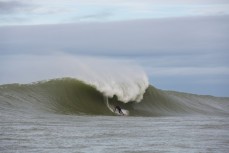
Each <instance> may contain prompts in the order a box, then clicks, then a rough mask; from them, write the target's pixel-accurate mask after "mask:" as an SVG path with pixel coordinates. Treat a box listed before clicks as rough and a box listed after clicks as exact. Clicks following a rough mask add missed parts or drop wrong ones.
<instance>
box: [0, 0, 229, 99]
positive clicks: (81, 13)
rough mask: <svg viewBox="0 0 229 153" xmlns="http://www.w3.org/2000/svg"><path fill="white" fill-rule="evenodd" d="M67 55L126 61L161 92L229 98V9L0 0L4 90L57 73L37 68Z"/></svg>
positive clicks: (123, 0)
mask: <svg viewBox="0 0 229 153" xmlns="http://www.w3.org/2000/svg"><path fill="white" fill-rule="evenodd" d="M62 55H65V56H71V57H75V58H76V59H77V58H78V57H90V59H101V60H102V59H106V60H107V59H111V60H117V61H118V63H123V64H126V61H128V62H130V63H135V64H136V65H139V66H141V67H142V69H143V70H144V71H145V73H147V75H148V77H149V81H150V83H151V84H152V85H154V86H156V87H157V88H160V89H166V90H176V91H183V92H191V93H196V94H208V95H215V96H229V79H228V78H229V62H228V59H229V2H228V1H227V0H185V1H183V0H109V1H105V0H69V1H65V0H55V1H54V0H39V1H35V0H20V1H19V0H18V1H17V0H14V1H9V0H7V1H6V0H0V84H4V83H12V82H24V83H25V82H30V81H38V80H39V77H38V75H36V76H35V73H34V76H33V72H32V73H31V74H30V75H28V76H27V75H26V76H25V74H28V73H29V71H30V70H32V68H33V67H34V66H35V65H36V68H38V69H42V70H43V71H39V73H42V72H43V73H44V75H47V71H49V73H52V72H50V71H54V70H49V69H48V68H49V67H48V66H45V65H44V64H40V67H39V66H38V65H39V64H38V63H39V61H41V59H46V62H47V61H48V60H50V61H53V60H56V59H57V58H56V57H58V59H59V60H60V58H59V56H62ZM47 57H49V58H50V59H49V58H47ZM54 57H55V58H54ZM71 59H72V58H71ZM43 62H44V61H43ZM46 62H45V63H46ZM59 62H65V61H64V59H63V61H62V60H60V61H59ZM65 63H66V62H65ZM68 63H69V62H68ZM42 65H43V66H42ZM58 65H59V64H58ZM108 65H110V66H112V65H111V64H108ZM120 65H121V64H118V66H120ZM37 66H38V67H37ZM66 67H68V66H67V65H66ZM66 69H67V68H66ZM56 71H61V72H63V70H55V72H53V74H55V73H56ZM65 71H66V70H65ZM23 76H24V77H23ZM39 76H40V75H39ZM40 79H44V77H40Z"/></svg>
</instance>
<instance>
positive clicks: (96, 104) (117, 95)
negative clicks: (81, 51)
mask: <svg viewBox="0 0 229 153" xmlns="http://www.w3.org/2000/svg"><path fill="white" fill-rule="evenodd" d="M146 82H147V81H146V80H143V81H142V82H137V83H136V86H130V87H128V85H130V84H128V83H126V84H125V83H124V84H123V86H121V84H119V86H118V88H115V87H114V89H119V88H121V91H122V92H123V93H122V92H118V91H120V90H114V91H116V92H110V91H111V90H112V89H109V88H108V89H107V88H98V87H101V86H98V85H97V84H93V83H91V82H86V83H85V82H83V81H79V80H76V79H72V78H62V79H53V80H49V81H43V82H37V83H33V84H8V85H1V86H0V102H1V103H0V110H1V111H7V112H9V111H12V112H13V111H19V110H20V111H22V112H30V113H31V112H38V113H40V112H44V113H55V114H85V115H115V114H113V113H112V112H111V111H110V109H109V108H108V107H107V105H106V102H105V99H106V98H107V97H108V101H109V103H110V104H112V105H120V106H121V107H122V108H124V109H126V110H128V111H129V113H130V115H131V116H162V115H169V116H171V115H184V114H203V115H204V114H205V115H215V114H217V115H229V113H228V112H229V111H228V110H229V98H218V97H213V96H200V95H194V94H187V93H180V92H172V91H162V90H159V89H156V88H154V87H153V86H151V85H150V86H148V85H147V83H146ZM102 87H103V86H102ZM146 87H147V89H146ZM102 89H103V90H102ZM125 90H127V91H128V92H129V93H132V94H129V93H128V94H127V93H125V92H124V91H125ZM112 91H113V90H112ZM130 91H131V92H130ZM108 93H112V94H108ZM125 95H127V96H125ZM130 95H132V96H130ZM125 97H128V98H125ZM130 97H131V98H130Z"/></svg>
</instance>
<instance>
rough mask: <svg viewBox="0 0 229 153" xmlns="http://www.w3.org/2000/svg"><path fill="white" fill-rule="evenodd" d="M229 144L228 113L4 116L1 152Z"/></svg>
mask: <svg viewBox="0 0 229 153" xmlns="http://www.w3.org/2000/svg"><path fill="white" fill-rule="evenodd" d="M9 112H12V111H9ZM228 144H229V119H228V118H227V117H224V116H174V117H172V116H170V117H163V116H161V117H130V116H125V117H124V116H96V115H94V116H88V115H59V114H58V115H56V114H30V115H29V114H24V113H17V114H15V113H3V114H1V116H0V152H2V153H13V152H17V153H26V152H41V153H49V152H53V153H54V152H55V153H63V152H67V153H81V152H82V153H84V152H86V153H87V152H89V153H90V152H91V153H96V152H98V153H114V152H115V153H119V152H120V153H123V152H125V153H133V152H134V153H138V152H144V153H147V152H149V153H152V152H153V153H164V152H175V153H179V152H180V153H189V152H190V153H195V152H198V153H199V152H200V153H227V152H229V145H228Z"/></svg>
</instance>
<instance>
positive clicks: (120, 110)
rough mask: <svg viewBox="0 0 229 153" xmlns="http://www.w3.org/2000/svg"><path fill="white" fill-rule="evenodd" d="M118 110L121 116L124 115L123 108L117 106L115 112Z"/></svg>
mask: <svg viewBox="0 0 229 153" xmlns="http://www.w3.org/2000/svg"><path fill="white" fill-rule="evenodd" d="M116 109H117V110H118V112H119V114H122V115H124V113H123V112H122V109H121V107H120V106H115V110H114V112H115V111H116Z"/></svg>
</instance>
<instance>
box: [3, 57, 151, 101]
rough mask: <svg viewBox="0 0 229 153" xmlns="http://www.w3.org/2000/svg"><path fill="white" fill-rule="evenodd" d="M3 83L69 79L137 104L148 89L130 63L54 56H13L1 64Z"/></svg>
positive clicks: (140, 73) (104, 59) (145, 80)
mask: <svg viewBox="0 0 229 153" xmlns="http://www.w3.org/2000/svg"><path fill="white" fill-rule="evenodd" d="M4 63H5V65H7V69H4V70H3V72H2V74H8V75H5V78H4V75H3V78H1V80H4V82H10V83H11V82H16V83H28V82H34V81H40V80H49V79H54V78H63V77H72V78H77V79H79V80H81V81H84V82H85V83H86V84H88V85H91V86H94V87H95V88H96V89H97V90H98V91H100V92H101V93H103V94H104V95H105V96H107V97H110V98H112V97H113V96H114V95H116V96H117V98H118V100H120V101H122V102H125V103H127V102H129V101H137V102H139V101H140V100H141V99H142V97H143V94H144V92H145V90H146V89H147V87H148V86H149V82H148V78H147V75H146V74H145V72H144V71H143V70H142V69H141V68H140V67H139V66H138V65H136V64H135V63H134V62H132V61H124V60H117V59H116V60H114V59H109V58H101V57H96V58H94V57H87V56H73V55H69V54H63V53H59V54H56V55H36V56H35V55H17V56H11V57H10V58H8V59H7V61H5V62H4Z"/></svg>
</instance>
